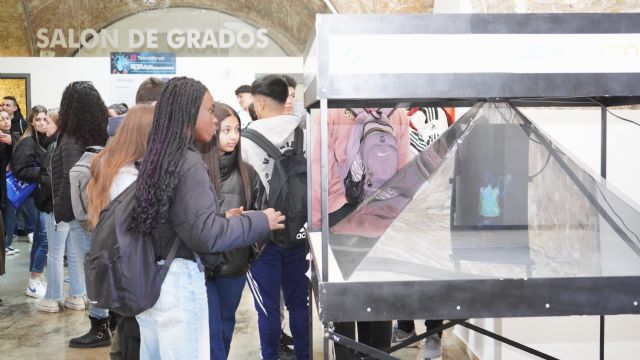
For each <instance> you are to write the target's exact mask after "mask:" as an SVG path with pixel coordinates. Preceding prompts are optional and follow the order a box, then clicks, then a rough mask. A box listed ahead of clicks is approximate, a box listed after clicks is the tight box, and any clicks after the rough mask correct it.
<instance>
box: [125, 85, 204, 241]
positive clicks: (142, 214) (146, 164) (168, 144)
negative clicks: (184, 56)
mask: <svg viewBox="0 0 640 360" xmlns="http://www.w3.org/2000/svg"><path fill="white" fill-rule="evenodd" d="M206 92H207V88H206V87H205V86H204V85H203V84H202V83H201V82H199V81H197V80H194V79H191V78H187V77H177V78H173V79H171V80H169V81H168V82H167V85H166V87H165V88H164V90H163V91H162V94H161V95H160V100H158V103H157V104H156V109H155V112H154V114H153V126H152V127H151V132H150V133H149V140H148V141H147V151H146V152H145V155H144V159H143V161H142V164H141V166H140V172H139V174H138V182H137V185H136V204H135V208H134V211H133V222H132V224H131V227H132V229H135V230H137V231H139V232H140V233H142V234H146V235H150V234H152V232H153V231H154V230H155V229H156V228H157V227H158V226H159V225H160V224H161V223H163V222H165V221H166V220H167V218H168V217H169V208H170V206H171V196H172V194H173V191H174V188H175V185H176V184H177V183H178V181H179V180H180V179H178V176H177V172H178V169H179V167H180V164H181V163H182V159H183V157H184V153H185V150H186V149H187V147H189V146H192V145H193V144H195V139H194V136H195V135H194V129H195V125H196V120H197V119H198V112H199V111H200V105H201V103H202V98H203V97H204V94H205V93H206Z"/></svg>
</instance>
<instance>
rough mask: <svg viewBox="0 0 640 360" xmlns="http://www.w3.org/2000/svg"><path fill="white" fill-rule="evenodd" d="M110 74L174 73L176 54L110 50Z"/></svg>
mask: <svg viewBox="0 0 640 360" xmlns="http://www.w3.org/2000/svg"><path fill="white" fill-rule="evenodd" d="M111 73H112V74H149V75H154V74H175V73H176V54H175V53H170V52H157V53H151V52H112V53H111Z"/></svg>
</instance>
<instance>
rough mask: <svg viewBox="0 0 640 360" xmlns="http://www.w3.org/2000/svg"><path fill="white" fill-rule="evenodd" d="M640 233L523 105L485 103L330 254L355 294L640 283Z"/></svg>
mask: <svg viewBox="0 0 640 360" xmlns="http://www.w3.org/2000/svg"><path fill="white" fill-rule="evenodd" d="M314 130H315V129H314ZM329 133H330V134H331V133H332V129H331V127H330V129H329ZM312 136H315V135H312ZM329 156H330V157H331V156H334V155H333V153H332V152H330V153H329ZM329 170H330V171H331V169H329ZM312 171H313V170H312ZM318 175H319V173H317V172H315V173H314V175H313V176H318ZM329 190H330V191H331V187H330V189H329ZM314 191H315V190H314ZM330 198H331V194H330ZM334 210H335V209H334ZM330 212H331V209H330ZM639 233H640V212H639V211H638V206H637V205H635V204H632V203H629V202H627V201H625V200H624V199H623V198H622V197H620V196H618V195H617V194H616V193H615V192H614V191H611V190H609V188H608V187H607V185H606V182H605V181H604V180H601V179H600V178H599V177H598V176H595V175H593V174H591V173H589V172H588V171H585V170H584V169H583V168H582V167H581V166H580V165H579V164H577V163H576V162H574V161H573V160H571V158H570V156H569V155H568V154H566V153H565V152H564V151H563V150H562V149H561V148H560V147H558V146H556V145H554V144H553V141H552V140H551V139H549V138H548V137H547V136H546V135H544V134H542V133H541V132H540V131H539V130H538V129H536V128H535V126H534V125H533V124H532V123H531V122H530V121H529V120H528V119H526V118H525V117H524V116H523V115H522V114H520V113H519V112H518V111H517V110H516V109H515V108H513V107H512V106H511V105H509V104H507V103H480V104H477V105H476V106H474V107H473V108H472V109H471V110H470V111H469V112H468V113H467V114H465V115H464V116H463V117H462V118H461V119H459V120H458V121H457V122H456V123H455V124H454V125H453V126H452V127H451V128H450V129H449V130H447V131H446V132H445V133H444V134H443V135H442V136H441V137H440V138H439V139H438V140H437V141H435V142H434V143H433V144H432V145H431V146H429V147H428V148H427V149H426V150H425V151H423V152H422V153H420V154H419V155H418V156H417V157H415V158H414V159H413V160H412V161H410V162H409V163H408V164H407V165H406V166H404V167H403V168H402V169H401V170H400V171H399V172H398V173H397V174H396V175H395V176H394V177H393V178H391V179H390V180H389V181H388V182H387V183H386V184H385V185H384V186H383V187H382V188H380V190H378V191H377V192H376V193H374V194H373V195H372V196H371V197H369V198H368V199H366V200H365V201H364V202H363V203H362V204H361V205H360V206H358V207H357V208H356V209H355V211H353V212H352V213H351V214H350V215H348V216H347V217H346V218H344V219H343V220H342V221H340V222H339V223H337V224H335V225H334V226H333V227H331V229H330V237H329V244H330V249H331V251H332V253H333V255H334V257H335V260H336V262H337V264H338V267H339V269H340V271H341V273H342V276H343V278H344V280H346V281H350V282H352V281H353V282H355V281H365V282H372V281H404V280H456V279H482V278H548V277H598V276H637V275H640V247H639V245H640V239H639V238H638V234H639Z"/></svg>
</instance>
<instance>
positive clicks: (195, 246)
mask: <svg viewBox="0 0 640 360" xmlns="http://www.w3.org/2000/svg"><path fill="white" fill-rule="evenodd" d="M214 111H215V105H214V102H213V98H212V97H211V94H210V93H209V91H208V90H207V88H206V87H205V86H204V85H203V84H202V83H200V82H199V81H197V80H194V79H190V78H186V77H178V78H173V79H171V80H169V81H168V82H167V85H166V87H165V89H164V90H163V92H162V95H161V96H160V100H159V101H158V103H157V104H156V109H155V113H154V121H153V125H152V128H151V133H150V135H149V140H148V145H147V150H146V152H145V155H144V158H143V160H142V163H141V165H140V171H139V174H138V182H137V183H136V204H135V207H134V214H133V218H132V222H131V225H130V226H131V228H132V230H135V231H138V232H140V233H142V234H145V235H150V239H151V241H153V244H154V248H155V250H156V255H157V257H158V258H159V259H166V258H167V255H168V254H169V250H170V248H171V247H172V245H173V244H174V242H176V241H177V242H178V244H179V246H178V250H177V253H176V255H175V259H174V260H173V262H172V263H171V266H170V268H169V272H168V273H167V276H166V278H165V279H164V282H163V284H162V288H161V291H160V297H159V298H158V301H157V302H156V304H155V305H154V306H153V307H152V308H150V309H147V310H145V311H143V312H142V313H140V314H139V315H137V316H136V319H137V320H138V324H139V326H140V358H142V359H165V358H166V359H209V325H208V309H207V295H206V288H205V277H204V273H203V271H202V270H200V269H201V266H200V265H201V264H200V257H199V255H198V254H212V253H217V252H224V251H228V250H232V249H235V248H239V247H244V246H249V245H251V244H254V243H256V242H258V241H259V240H263V239H265V238H266V237H267V236H268V234H269V231H270V230H273V229H282V228H284V225H282V224H281V222H282V221H283V220H284V216H282V214H281V213H280V212H277V211H275V210H273V209H266V210H263V211H248V212H243V213H242V214H239V215H236V216H232V217H230V218H225V216H224V214H221V213H220V207H219V206H220V205H219V200H218V196H217V194H216V192H215V190H214V187H213V185H212V183H211V180H210V178H209V175H208V172H207V168H206V166H205V163H204V161H203V160H202V155H201V154H200V153H199V152H197V150H196V149H195V142H196V141H198V142H203V143H208V142H210V141H211V139H212V138H213V136H214V135H215V132H216V124H217V121H218V120H217V119H216V117H215V115H214ZM159 261H163V260H159Z"/></svg>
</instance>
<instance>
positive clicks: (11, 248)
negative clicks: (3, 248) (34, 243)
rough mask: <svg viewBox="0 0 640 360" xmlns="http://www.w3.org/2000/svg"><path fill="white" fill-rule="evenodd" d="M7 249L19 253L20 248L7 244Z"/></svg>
mask: <svg viewBox="0 0 640 360" xmlns="http://www.w3.org/2000/svg"><path fill="white" fill-rule="evenodd" d="M7 249H9V250H11V251H13V253H14V254H20V249H16V248H14V247H11V246H9V247H8V248H7Z"/></svg>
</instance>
